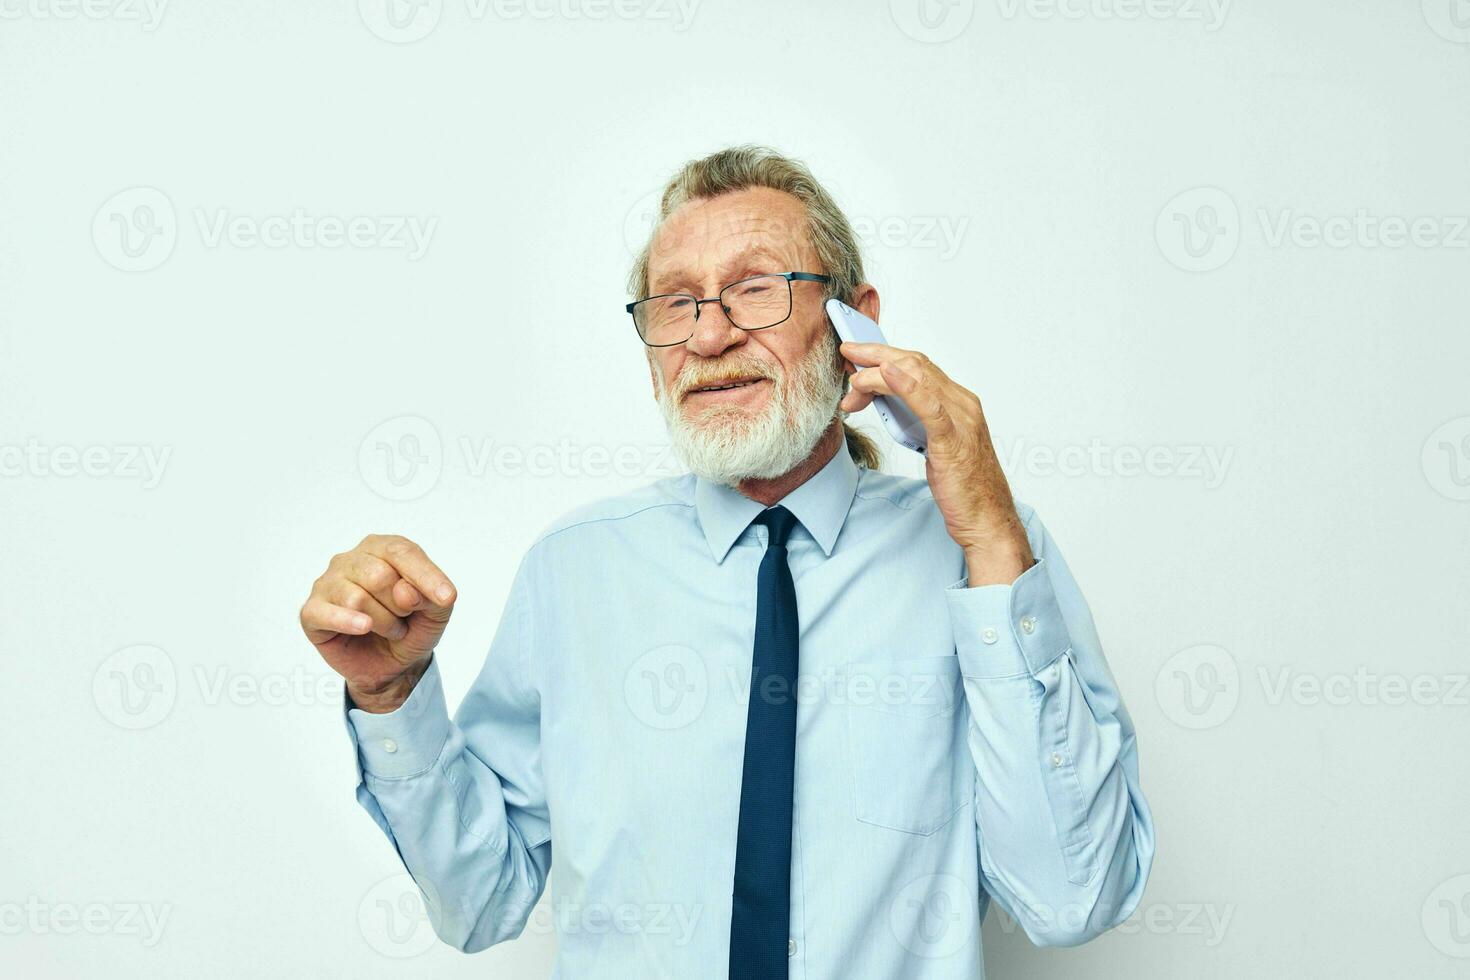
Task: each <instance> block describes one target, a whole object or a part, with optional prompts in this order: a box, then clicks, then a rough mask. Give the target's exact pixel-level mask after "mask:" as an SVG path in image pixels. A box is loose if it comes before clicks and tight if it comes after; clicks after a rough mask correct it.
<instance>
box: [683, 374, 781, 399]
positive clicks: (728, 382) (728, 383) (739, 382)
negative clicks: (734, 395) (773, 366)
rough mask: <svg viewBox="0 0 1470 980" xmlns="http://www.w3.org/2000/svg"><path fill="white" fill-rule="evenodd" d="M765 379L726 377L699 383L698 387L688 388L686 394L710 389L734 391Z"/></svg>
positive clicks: (709, 390) (694, 393)
mask: <svg viewBox="0 0 1470 980" xmlns="http://www.w3.org/2000/svg"><path fill="white" fill-rule="evenodd" d="M765 380H766V379H765V378H758V377H752V378H727V379H725V380H723V381H715V382H711V383H710V384H707V385H699V386H698V387H695V388H690V389H689V391H688V394H690V395H698V394H704V393H706V392H711V391H734V390H735V389H737V388H749V387H750V386H751V385H756V384H760V383H761V382H762V381H765Z"/></svg>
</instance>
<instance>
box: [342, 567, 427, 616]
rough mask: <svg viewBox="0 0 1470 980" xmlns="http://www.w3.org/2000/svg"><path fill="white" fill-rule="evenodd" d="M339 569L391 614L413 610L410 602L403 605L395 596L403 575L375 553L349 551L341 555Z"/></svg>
mask: <svg viewBox="0 0 1470 980" xmlns="http://www.w3.org/2000/svg"><path fill="white" fill-rule="evenodd" d="M339 571H340V573H341V574H342V576H343V577H345V578H346V579H347V580H348V581H349V582H352V583H353V584H354V585H358V586H361V587H362V588H363V589H364V590H365V591H367V592H368V593H369V594H370V595H372V597H373V598H374V599H377V600H378V602H380V603H382V605H383V607H384V608H385V609H387V610H388V611H389V612H391V613H392V614H393V615H395V616H399V617H402V616H407V615H408V614H409V613H411V612H413V604H412V603H409V604H408V605H404V604H402V603H400V602H399V601H398V599H397V598H396V596H397V588H398V583H399V582H402V581H403V577H402V576H401V575H399V574H398V569H396V568H394V567H393V566H392V565H390V564H388V563H387V562H386V561H384V560H383V559H381V558H379V557H378V556H377V555H373V554H369V553H368V552H366V551H350V552H348V553H347V554H346V555H344V556H343V562H342V565H341V568H340V569H339ZM409 588H412V586H409ZM415 595H417V592H415Z"/></svg>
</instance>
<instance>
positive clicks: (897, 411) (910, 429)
mask: <svg viewBox="0 0 1470 980" xmlns="http://www.w3.org/2000/svg"><path fill="white" fill-rule="evenodd" d="M827 318H828V319H829V320H831V321H832V328H833V329H834V330H836V331H837V336H839V337H841V338H842V339H843V340H844V341H850V342H852V343H858V344H886V343H888V341H886V340H884V339H883V331H881V330H879V329H878V324H876V323H874V322H873V321H872V320H870V319H868V318H867V317H866V316H864V315H863V314H861V313H859V312H858V311H857V310H855V309H853V308H852V307H851V306H848V305H847V304H846V303H844V302H842V300H840V299H829V300H827ZM873 410H874V411H876V412H877V413H878V417H879V418H880V419H882V420H883V427H884V428H885V429H887V430H888V434H889V435H891V436H893V438H894V439H895V440H896V441H897V442H898V444H899V445H901V446H907V447H908V448H909V449H912V450H913V451H914V452H916V453H922V452H924V448H925V447H926V446H927V445H928V444H929V439H928V437H927V436H926V435H925V434H924V424H923V423H922V422H920V421H919V417H918V416H917V415H915V414H914V413H913V412H912V411H910V410H909V407H908V406H907V405H905V404H904V403H903V399H901V398H889V397H887V396H885V395H877V396H875V397H874V398H873Z"/></svg>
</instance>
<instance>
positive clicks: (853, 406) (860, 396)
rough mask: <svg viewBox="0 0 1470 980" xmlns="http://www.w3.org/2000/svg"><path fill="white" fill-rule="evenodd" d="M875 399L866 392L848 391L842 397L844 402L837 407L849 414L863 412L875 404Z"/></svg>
mask: <svg viewBox="0 0 1470 980" xmlns="http://www.w3.org/2000/svg"><path fill="white" fill-rule="evenodd" d="M873 397H874V396H873V395H871V394H869V393H868V392H865V391H857V390H854V389H848V391H847V393H846V394H845V395H843V396H842V400H841V401H840V402H838V403H837V407H838V408H839V409H841V410H842V411H844V412H847V413H848V414H852V413H853V412H861V411H862V410H863V409H865V408H867V407H868V406H869V405H871V404H872V403H873Z"/></svg>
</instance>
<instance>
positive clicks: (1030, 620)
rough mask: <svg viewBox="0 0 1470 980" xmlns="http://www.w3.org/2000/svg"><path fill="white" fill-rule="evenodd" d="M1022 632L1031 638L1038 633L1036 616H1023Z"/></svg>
mask: <svg viewBox="0 0 1470 980" xmlns="http://www.w3.org/2000/svg"><path fill="white" fill-rule="evenodd" d="M1021 632H1022V633H1025V634H1026V635H1027V636H1030V635H1031V634H1032V633H1035V632H1036V617H1035V616H1022V617H1021Z"/></svg>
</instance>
